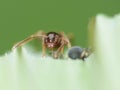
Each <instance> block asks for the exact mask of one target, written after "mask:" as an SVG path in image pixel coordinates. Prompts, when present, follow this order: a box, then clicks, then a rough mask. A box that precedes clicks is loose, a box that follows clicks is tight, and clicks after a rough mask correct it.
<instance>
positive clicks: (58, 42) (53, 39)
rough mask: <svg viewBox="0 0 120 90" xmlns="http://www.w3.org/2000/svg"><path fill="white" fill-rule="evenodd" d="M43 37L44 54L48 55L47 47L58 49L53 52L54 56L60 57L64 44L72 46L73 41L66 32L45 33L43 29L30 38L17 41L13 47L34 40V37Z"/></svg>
mask: <svg viewBox="0 0 120 90" xmlns="http://www.w3.org/2000/svg"><path fill="white" fill-rule="evenodd" d="M36 38H38V39H41V40H42V56H45V55H46V48H48V49H52V50H53V49H56V51H55V52H53V54H52V55H53V58H58V57H59V56H60V54H62V53H63V50H64V46H65V45H67V47H68V48H70V47H71V43H70V41H69V39H68V37H67V36H66V35H65V34H64V32H60V33H56V32H48V33H45V32H43V31H38V32H37V33H35V34H32V35H31V36H29V37H28V38H26V39H24V40H22V41H20V42H18V43H16V44H15V45H14V46H13V47H12V49H15V48H18V47H20V46H22V45H24V44H25V43H27V42H29V41H31V40H33V39H36Z"/></svg>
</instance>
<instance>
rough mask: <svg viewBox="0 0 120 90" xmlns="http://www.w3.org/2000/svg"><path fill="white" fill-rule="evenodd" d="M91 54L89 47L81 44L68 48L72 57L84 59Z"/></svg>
mask: <svg viewBox="0 0 120 90" xmlns="http://www.w3.org/2000/svg"><path fill="white" fill-rule="evenodd" d="M90 54H91V51H90V49H89V48H81V47H79V46H73V47H71V48H70V49H69V50H68V56H69V58H71V59H74V60H75V59H82V60H84V59H85V58H87V57H88V56H89V55H90Z"/></svg>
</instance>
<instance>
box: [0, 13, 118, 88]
mask: <svg viewBox="0 0 120 90" xmlns="http://www.w3.org/2000/svg"><path fill="white" fill-rule="evenodd" d="M94 28H95V32H94V33H95V36H94V38H95V51H94V52H93V54H91V55H90V56H89V57H88V58H86V60H85V61H82V60H71V59H69V58H68V57H67V54H66V58H65V60H62V59H57V60H56V59H53V58H52V57H50V56H46V57H45V58H43V57H41V53H33V52H32V51H31V50H30V49H29V48H28V47H24V46H23V47H22V48H21V49H20V51H19V50H14V51H12V52H8V53H6V54H5V55H4V56H1V57H0V90H120V85H119V84H120V78H119V76H120V70H119V68H120V65H119V64H120V60H119V56H120V40H119V39H120V15H117V16H114V17H107V16H104V15H98V16H97V17H96V23H95V25H94ZM66 53H67V52H66Z"/></svg>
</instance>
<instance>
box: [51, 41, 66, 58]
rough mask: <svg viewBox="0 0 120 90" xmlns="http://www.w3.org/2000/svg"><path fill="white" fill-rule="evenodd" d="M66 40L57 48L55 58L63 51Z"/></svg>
mask: <svg viewBox="0 0 120 90" xmlns="http://www.w3.org/2000/svg"><path fill="white" fill-rule="evenodd" d="M65 44H66V43H65V41H62V44H61V45H60V47H59V48H58V49H57V51H56V52H54V53H53V58H55V59H56V58H58V57H59V55H60V53H61V52H63V49H64V46H65Z"/></svg>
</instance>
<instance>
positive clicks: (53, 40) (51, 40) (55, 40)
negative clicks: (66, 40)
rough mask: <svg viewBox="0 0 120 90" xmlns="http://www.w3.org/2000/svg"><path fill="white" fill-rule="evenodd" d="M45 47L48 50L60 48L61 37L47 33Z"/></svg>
mask: <svg viewBox="0 0 120 90" xmlns="http://www.w3.org/2000/svg"><path fill="white" fill-rule="evenodd" d="M44 42H45V45H46V47H48V48H55V47H59V46H60V44H61V43H60V42H61V36H60V35H59V34H58V33H56V32H49V33H47V38H45V39H44Z"/></svg>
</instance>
